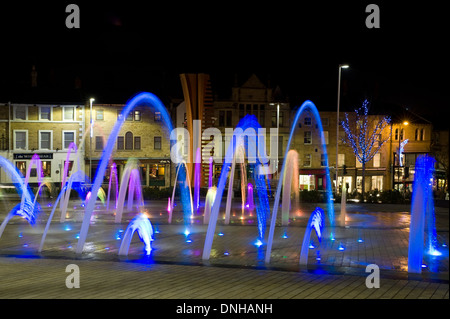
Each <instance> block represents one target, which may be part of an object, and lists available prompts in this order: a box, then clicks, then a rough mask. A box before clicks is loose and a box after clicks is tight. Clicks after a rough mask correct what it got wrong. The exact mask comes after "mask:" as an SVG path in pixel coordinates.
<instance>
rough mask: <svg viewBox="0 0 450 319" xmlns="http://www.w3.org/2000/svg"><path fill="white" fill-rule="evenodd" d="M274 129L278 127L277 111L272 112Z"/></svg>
mask: <svg viewBox="0 0 450 319" xmlns="http://www.w3.org/2000/svg"><path fill="white" fill-rule="evenodd" d="M272 127H277V111H272Z"/></svg>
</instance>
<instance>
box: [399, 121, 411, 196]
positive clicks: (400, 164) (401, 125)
mask: <svg viewBox="0 0 450 319" xmlns="http://www.w3.org/2000/svg"><path fill="white" fill-rule="evenodd" d="M408 124H409V122H408V121H403V122H402V123H400V127H399V129H398V160H397V161H398V171H397V187H398V191H399V192H400V170H401V167H402V166H403V165H402V156H401V147H402V146H401V144H402V139H403V137H404V136H403V126H407V125H408Z"/></svg>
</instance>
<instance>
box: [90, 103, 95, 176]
mask: <svg viewBox="0 0 450 319" xmlns="http://www.w3.org/2000/svg"><path fill="white" fill-rule="evenodd" d="M94 101H95V99H94V98H90V99H89V124H90V130H91V134H90V135H89V180H90V181H91V183H92V136H94V118H93V117H92V102H94Z"/></svg>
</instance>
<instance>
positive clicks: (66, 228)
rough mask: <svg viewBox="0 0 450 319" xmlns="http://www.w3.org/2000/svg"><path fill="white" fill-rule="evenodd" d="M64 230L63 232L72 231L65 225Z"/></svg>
mask: <svg viewBox="0 0 450 319" xmlns="http://www.w3.org/2000/svg"><path fill="white" fill-rule="evenodd" d="M64 230H65V231H71V230H72V228H70V226H69V225H66V226H65V227H64Z"/></svg>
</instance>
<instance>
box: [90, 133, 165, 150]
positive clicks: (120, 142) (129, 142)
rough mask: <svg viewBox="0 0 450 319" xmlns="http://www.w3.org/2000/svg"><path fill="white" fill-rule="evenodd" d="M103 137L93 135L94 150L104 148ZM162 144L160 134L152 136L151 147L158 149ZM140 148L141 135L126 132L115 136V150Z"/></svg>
mask: <svg viewBox="0 0 450 319" xmlns="http://www.w3.org/2000/svg"><path fill="white" fill-rule="evenodd" d="M104 142H105V138H104V137H103V136H96V137H95V150H96V151H102V150H103V148H104ZM161 146H162V138H161V136H154V137H153V149H154V150H160V149H161ZM140 149H141V137H140V136H133V133H131V132H126V133H125V136H118V137H117V150H118V151H123V150H140Z"/></svg>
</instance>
